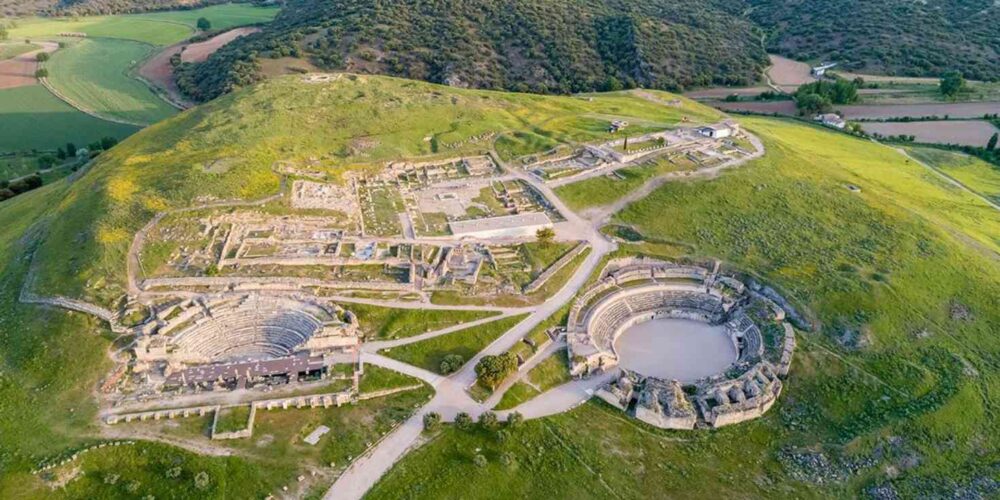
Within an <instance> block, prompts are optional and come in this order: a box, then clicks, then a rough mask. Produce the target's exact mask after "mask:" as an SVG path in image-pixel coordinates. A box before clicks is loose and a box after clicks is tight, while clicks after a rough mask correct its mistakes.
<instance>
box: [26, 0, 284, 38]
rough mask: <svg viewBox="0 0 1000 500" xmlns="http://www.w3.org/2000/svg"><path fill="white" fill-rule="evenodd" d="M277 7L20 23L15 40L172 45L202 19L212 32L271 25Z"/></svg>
mask: <svg viewBox="0 0 1000 500" xmlns="http://www.w3.org/2000/svg"><path fill="white" fill-rule="evenodd" d="M278 10H279V9H277V8H274V7H254V6H252V5H250V4H224V5H216V6H211V7H205V8H202V9H194V10H182V11H171V12H153V13H146V14H128V15H117V16H87V17H77V18H29V19H20V20H18V21H17V26H16V27H15V28H13V29H11V30H10V37H11V39H17V40H23V39H38V38H51V37H54V36H56V35H58V34H59V33H64V32H80V33H86V34H87V35H88V36H90V37H95V38H96V37H100V38H120V39H126V40H135V41H138V42H145V43H148V44H151V45H170V44H174V43H177V42H180V41H181V40H184V39H186V38H188V37H190V36H191V35H192V34H194V32H195V23H196V22H197V20H198V18H199V17H206V18H208V20H209V21H211V23H212V29H214V30H220V29H228V28H233V27H236V26H242V25H246V24H255V23H262V22H268V21H270V20H271V19H273V18H274V16H275V15H277V13H278Z"/></svg>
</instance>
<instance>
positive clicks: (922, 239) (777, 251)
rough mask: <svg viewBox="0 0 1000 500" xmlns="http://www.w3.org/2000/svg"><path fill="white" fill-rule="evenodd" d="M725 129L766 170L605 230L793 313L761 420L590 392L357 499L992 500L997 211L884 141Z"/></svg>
mask: <svg viewBox="0 0 1000 500" xmlns="http://www.w3.org/2000/svg"><path fill="white" fill-rule="evenodd" d="M740 121H741V122H742V123H743V125H744V126H745V127H746V128H747V129H748V130H750V131H752V132H753V133H755V134H757V135H758V136H759V137H760V138H761V139H762V140H763V142H764V144H765V146H766V148H767V153H766V155H765V156H764V157H763V158H761V159H759V160H755V161H754V162H751V163H749V164H747V165H745V166H743V167H740V168H738V169H734V170H730V171H728V172H726V173H724V174H723V175H721V176H720V177H719V178H717V179H715V180H711V181H678V182H669V183H667V184H665V185H663V186H662V187H661V188H659V189H657V190H656V191H654V192H653V193H652V194H651V195H650V196H648V197H647V198H645V199H642V200H640V201H638V202H636V203H634V204H632V205H630V206H629V207H628V208H626V209H625V210H624V211H623V212H622V213H620V214H619V215H618V216H617V217H616V218H615V219H614V220H615V222H617V223H619V224H626V225H629V226H630V227H633V228H635V230H636V231H637V233H638V234H639V235H640V236H642V237H645V239H646V241H644V242H636V243H633V244H623V250H622V253H626V252H628V253H634V252H642V253H645V254H650V255H663V256H665V257H667V258H673V259H677V258H682V259H683V258H691V259H695V260H696V261H704V260H709V259H721V260H722V261H723V262H725V265H726V266H728V267H731V268H734V269H737V270H742V271H747V272H749V273H752V274H754V275H756V276H760V277H762V278H763V279H764V280H766V281H767V282H768V283H771V284H774V285H776V286H778V287H779V288H780V289H781V291H782V293H783V294H784V296H785V297H788V298H790V299H792V300H793V301H794V302H795V303H796V304H801V305H804V306H805V307H806V309H807V310H808V312H809V315H810V316H811V317H812V321H813V323H814V324H815V325H816V327H817V328H815V330H814V331H810V332H800V333H799V334H798V335H797V341H798V346H797V348H796V353H795V359H794V361H793V362H792V368H791V372H790V374H789V378H788V379H787V382H786V384H785V386H784V391H783V394H782V396H781V399H780V400H779V401H778V402H777V404H776V405H775V407H774V408H771V409H770V411H768V413H766V414H765V415H764V416H763V417H762V418H760V419H757V420H754V421H752V422H744V423H741V424H738V425H734V426H731V427H724V428H721V429H714V430H711V431H707V430H703V431H695V432H693V433H692V432H683V431H665V430H661V429H657V428H654V427H652V426H649V425H645V424H642V423H637V422H634V421H630V420H628V419H625V418H623V417H622V416H621V412H620V411H619V410H617V409H614V408H612V407H611V406H609V405H607V404H605V403H603V402H602V401H598V400H596V398H595V399H594V400H592V402H591V403H589V404H586V405H582V406H581V407H579V408H576V409H574V410H572V411H570V412H568V413H564V414H560V415H556V416H553V417H548V418H545V419H541V420H532V421H529V422H527V423H525V424H524V426H523V427H522V428H521V429H518V430H515V431H513V432H511V435H510V436H509V437H507V439H498V437H497V434H496V432H494V431H490V430H485V429H482V428H475V429H472V430H460V429H455V428H449V429H447V430H445V431H443V432H442V433H440V434H439V435H437V436H435V437H433V438H431V439H429V440H428V443H427V444H425V445H424V446H423V447H421V448H420V449H418V450H416V451H414V452H412V453H411V454H410V455H408V456H406V457H405V458H404V459H403V460H402V461H400V462H399V463H398V464H397V465H396V467H395V468H393V469H392V470H391V471H390V472H389V473H388V474H387V475H386V476H384V477H383V479H382V481H381V482H379V483H378V484H377V485H376V486H375V488H374V489H373V490H372V491H371V492H370V493H369V495H368V497H367V498H374V499H382V498H400V497H405V498H412V499H425V498H426V499H431V498H441V497H455V498H469V499H478V498H484V499H485V498H526V497H531V498H535V497H542V498H592V497H610V496H615V497H618V498H875V499H891V498H955V497H961V498H996V496H997V495H998V494H1000V481H998V476H997V473H998V470H1000V469H998V464H997V456H998V453H1000V418H998V416H1000V400H998V398H997V395H998V394H1000V337H998V336H997V335H996V333H997V331H998V325H1000V303H998V301H997V297H1000V213H998V212H997V211H996V210H994V209H993V208H992V207H989V206H988V205H986V204H985V203H983V202H982V201H980V200H978V199H977V198H976V197H974V196H973V195H971V194H968V193H965V192H963V191H961V190H958V189H955V188H954V187H953V186H950V185H949V184H947V183H945V182H943V181H942V180H940V178H938V177H937V176H935V175H933V174H932V173H930V172H928V171H927V170H926V168H924V167H922V166H920V165H918V164H916V162H913V161H910V160H907V158H906V157H905V156H903V155H901V154H899V152H897V151H895V150H894V149H892V148H890V147H886V146H883V145H879V144H874V143H871V142H869V141H865V140H861V139H856V138H851V137H849V136H847V135H845V134H839V133H834V132H830V131H826V130H823V129H822V128H820V127H814V126H809V125H803V124H799V123H796V122H792V121H784V120H778V119H772V118H744V119H741V120H740ZM994 176H995V178H997V179H1000V175H998V174H994ZM848 185H856V186H860V187H861V191H860V192H853V191H851V190H849V189H848V188H847V186H848ZM572 186H573V185H570V186H568V187H572ZM476 455H481V456H483V457H484V458H485V459H486V460H485V462H486V465H483V463H482V461H480V462H479V463H477V462H476V460H474V457H475V456H476Z"/></svg>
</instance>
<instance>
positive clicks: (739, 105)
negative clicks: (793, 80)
mask: <svg viewBox="0 0 1000 500" xmlns="http://www.w3.org/2000/svg"><path fill="white" fill-rule="evenodd" d="M712 106H715V107H716V108H719V109H721V110H723V111H749V112H751V113H763V114H772V113H777V114H779V115H787V116H795V115H797V114H798V109H797V108H796V107H795V101H791V100H788V101H748V102H714V103H712Z"/></svg>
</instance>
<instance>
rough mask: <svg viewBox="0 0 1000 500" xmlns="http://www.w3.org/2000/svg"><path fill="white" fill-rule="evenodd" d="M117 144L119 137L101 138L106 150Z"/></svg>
mask: <svg viewBox="0 0 1000 500" xmlns="http://www.w3.org/2000/svg"><path fill="white" fill-rule="evenodd" d="M116 144H118V139H115V138H114V137H104V138H102V139H101V149H103V150H105V151H107V150H109V149H111V148H113V147H115V145H116Z"/></svg>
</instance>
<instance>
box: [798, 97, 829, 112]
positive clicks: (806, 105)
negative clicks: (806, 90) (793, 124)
mask: <svg viewBox="0 0 1000 500" xmlns="http://www.w3.org/2000/svg"><path fill="white" fill-rule="evenodd" d="M795 105H796V106H798V108H799V112H801V113H802V114H806V115H809V114H818V113H827V112H829V111H830V110H831V109H833V104H832V103H830V99H827V98H826V97H824V96H821V95H819V94H805V95H803V96H801V97H797V98H796V99H795Z"/></svg>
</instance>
